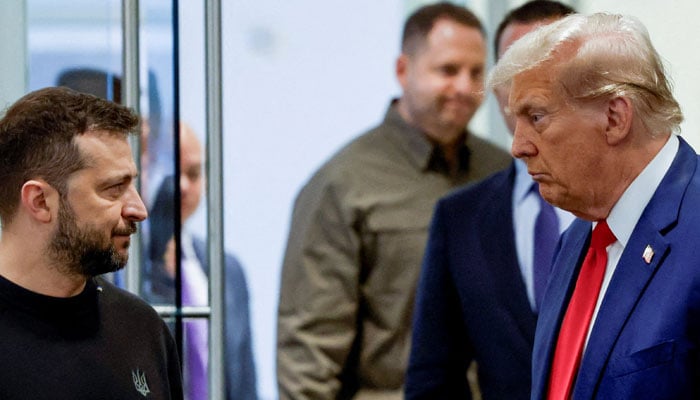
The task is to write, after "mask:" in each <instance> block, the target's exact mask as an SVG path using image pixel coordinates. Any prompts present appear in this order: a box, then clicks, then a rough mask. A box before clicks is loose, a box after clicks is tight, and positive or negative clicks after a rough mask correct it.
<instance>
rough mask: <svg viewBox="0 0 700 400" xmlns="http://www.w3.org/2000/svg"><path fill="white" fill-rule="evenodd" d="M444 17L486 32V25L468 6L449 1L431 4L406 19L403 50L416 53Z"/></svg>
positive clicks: (410, 53)
mask: <svg viewBox="0 0 700 400" xmlns="http://www.w3.org/2000/svg"><path fill="white" fill-rule="evenodd" d="M443 19H446V20H450V21H454V22H456V23H458V24H461V25H464V26H468V27H471V28H474V29H477V30H479V32H481V34H482V35H483V34H484V27H483V25H482V24H481V21H479V18H477V17H476V15H474V14H473V13H472V12H471V11H469V10H467V9H466V8H464V7H462V6H458V5H455V4H452V3H448V2H442V3H436V4H431V5H427V6H424V7H421V8H419V9H418V10H416V11H415V12H414V13H413V14H411V16H410V17H408V19H407V20H406V23H405V24H404V28H403V35H402V39H401V52H403V53H404V54H408V55H415V54H416V53H417V52H418V50H419V49H420V48H421V46H423V44H424V43H425V41H426V38H427V37H428V34H429V33H430V31H431V30H432V29H433V26H434V25H435V23H436V22H437V21H440V20H443Z"/></svg>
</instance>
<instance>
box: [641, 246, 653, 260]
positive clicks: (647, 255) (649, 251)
mask: <svg viewBox="0 0 700 400" xmlns="http://www.w3.org/2000/svg"><path fill="white" fill-rule="evenodd" d="M642 258H643V259H644V262H645V263H647V264H651V259H652V258H654V249H652V248H651V245H650V244H648V245H647V247H646V248H645V249H644V253H642Z"/></svg>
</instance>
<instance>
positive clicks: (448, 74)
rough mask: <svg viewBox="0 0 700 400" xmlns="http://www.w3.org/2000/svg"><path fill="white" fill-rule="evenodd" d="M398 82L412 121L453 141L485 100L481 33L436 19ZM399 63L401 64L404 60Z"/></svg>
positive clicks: (407, 59)
mask: <svg viewBox="0 0 700 400" xmlns="http://www.w3.org/2000/svg"><path fill="white" fill-rule="evenodd" d="M401 57H402V60H403V62H405V68H404V69H403V70H401V69H399V71H398V78H399V82H400V83H401V86H402V88H403V96H402V98H401V101H402V102H404V103H405V106H406V108H407V110H408V114H410V118H411V121H409V122H410V123H412V124H414V125H416V126H418V127H420V128H421V129H423V130H424V131H425V132H426V133H427V134H428V135H429V136H431V137H432V138H433V139H435V140H436V141H438V142H440V143H449V142H452V141H453V140H455V139H456V138H457V137H459V135H461V133H462V131H463V130H464V128H465V127H466V125H467V124H468V123H469V121H470V120H471V118H472V116H473V115H474V113H475V112H476V110H477V109H478V108H479V105H480V104H481V102H482V100H483V89H484V70H485V61H486V47H485V43H484V37H483V36H482V35H481V32H479V30H478V29H475V28H472V27H467V26H464V25H461V24H458V23H456V22H453V21H450V20H440V21H438V22H437V23H436V24H435V26H434V27H433V29H432V30H431V31H430V33H429V35H428V37H427V40H426V43H425V44H424V45H423V46H422V47H420V48H419V50H418V52H417V54H415V55H412V56H408V55H402V56H401ZM400 62H402V61H401V60H400Z"/></svg>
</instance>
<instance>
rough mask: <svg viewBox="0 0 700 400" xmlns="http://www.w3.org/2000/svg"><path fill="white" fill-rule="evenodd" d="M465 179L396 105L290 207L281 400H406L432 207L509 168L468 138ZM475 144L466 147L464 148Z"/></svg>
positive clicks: (281, 318) (281, 313)
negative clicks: (418, 286)
mask: <svg viewBox="0 0 700 400" xmlns="http://www.w3.org/2000/svg"><path fill="white" fill-rule="evenodd" d="M465 137H466V138H468V139H467V142H466V145H465V147H464V148H463V149H462V151H461V152H460V155H461V156H460V162H461V164H460V167H459V171H458V172H457V173H456V174H454V176H450V175H449V174H448V172H447V170H448V169H447V167H446V163H445V162H444V161H442V159H441V154H442V153H441V152H440V151H439V150H437V149H439V148H438V147H436V146H433V144H432V143H431V142H430V141H428V140H427V138H426V136H425V135H424V134H423V133H422V132H421V131H419V130H417V129H415V128H413V127H411V126H409V125H408V124H407V123H406V122H405V121H404V120H403V119H402V118H401V116H400V115H399V113H398V111H397V110H396V102H395V101H394V102H393V103H392V105H391V106H390V107H389V110H388V111H387V114H386V116H385V119H384V121H383V122H382V124H381V125H379V126H378V127H376V128H374V129H372V130H370V131H369V132H367V133H365V134H363V135H362V136H360V137H358V138H356V139H355V140H353V141H352V142H350V143H349V144H348V145H346V146H345V147H344V148H342V149H341V150H340V151H339V152H338V153H336V154H335V155H334V156H333V157H332V158H331V159H330V160H329V161H327V162H326V163H325V164H324V165H323V166H322V167H321V168H320V169H319V170H318V171H317V172H316V173H315V174H314V176H313V177H312V178H311V179H310V181H309V182H308V183H307V184H306V185H305V186H304V188H303V189H302V190H301V192H300V193H299V196H298V198H297V199H296V202H295V205H294V211H293V215H292V223H291V227H290V231H289V239H288V243H287V249H286V253H285V257H284V265H283V270H282V281H281V290H280V301H279V310H278V321H277V379H278V384H279V391H280V393H279V395H280V399H281V400H286V399H295V400H298V399H324V400H328V399H358V400H359V399H401V398H403V395H402V386H403V381H404V373H405V370H406V366H407V363H408V355H409V350H410V337H411V322H412V314H413V303H414V297H415V296H414V295H415V289H416V284H417V281H418V276H419V274H420V267H421V262H422V257H423V251H424V248H425V243H426V240H427V235H428V228H429V224H430V220H431V216H432V212H433V207H434V205H435V203H436V202H437V199H438V198H440V197H442V196H443V195H445V194H446V193H447V192H448V191H450V190H452V189H454V188H456V187H457V186H459V185H462V184H465V183H467V182H473V181H476V180H481V179H483V178H485V177H487V176H488V175H490V174H491V173H493V172H496V171H497V170H500V169H503V168H506V167H507V166H508V165H509V164H510V162H511V160H512V159H511V157H510V155H509V154H507V153H506V152H505V151H503V150H501V149H499V148H498V147H496V146H494V145H492V144H490V143H488V142H486V141H484V140H482V139H479V138H477V137H475V136H470V135H469V136H468V135H467V134H466V132H465ZM467 145H468V147H467Z"/></svg>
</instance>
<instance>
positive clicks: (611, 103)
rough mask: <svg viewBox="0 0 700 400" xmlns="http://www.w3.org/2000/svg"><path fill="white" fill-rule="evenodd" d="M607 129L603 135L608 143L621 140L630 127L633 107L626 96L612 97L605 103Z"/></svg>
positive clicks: (614, 143) (613, 143)
mask: <svg viewBox="0 0 700 400" xmlns="http://www.w3.org/2000/svg"><path fill="white" fill-rule="evenodd" d="M605 112H606V117H607V122H608V125H607V129H606V130H605V137H606V140H607V142H608V144H609V145H613V146H614V145H617V144H618V143H620V142H622V141H623V140H624V139H625V138H626V137H627V135H628V134H629V132H630V130H631V129H632V117H633V115H634V109H633V108H632V102H631V101H630V99H628V98H627V97H622V96H618V97H614V98H612V99H610V100H608V102H607V104H606V110H605Z"/></svg>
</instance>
